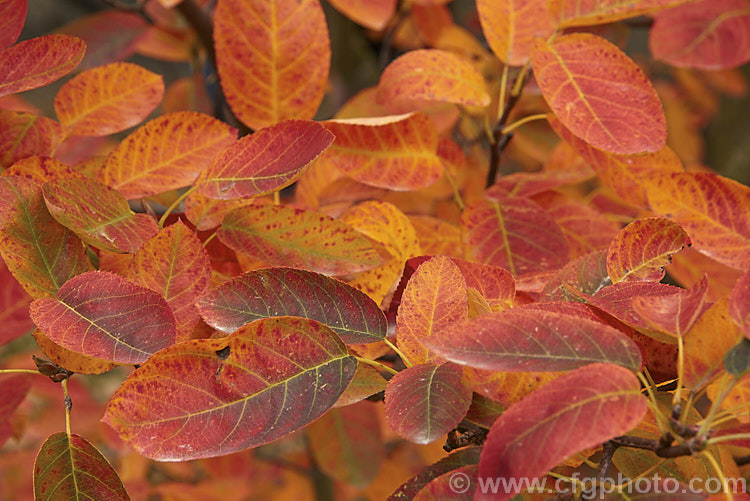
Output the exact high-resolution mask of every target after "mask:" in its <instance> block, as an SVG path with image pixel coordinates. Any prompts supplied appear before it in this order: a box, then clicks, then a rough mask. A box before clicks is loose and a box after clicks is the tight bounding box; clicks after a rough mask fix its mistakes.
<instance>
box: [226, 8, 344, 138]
mask: <svg viewBox="0 0 750 501" xmlns="http://www.w3.org/2000/svg"><path fill="white" fill-rule="evenodd" d="M214 40H215V41H216V64H217V66H218V70H219V77H220V81H221V88H222V89H223V90H224V95H225V96H226V98H227V102H228V103H229V106H230V107H231V108H232V111H233V112H234V114H235V115H237V118H239V119H240V120H241V121H242V122H243V123H244V124H245V125H247V126H249V127H250V128H252V129H261V128H263V127H267V126H269V125H273V124H275V123H277V122H280V121H282V120H286V119H288V118H301V119H310V118H313V117H314V116H315V113H316V112H317V111H318V106H319V105H320V102H321V100H322V99H323V94H324V93H325V87H326V84H327V82H328V70H329V67H330V64H331V48H330V42H329V40H328V27H327V26H326V20H325V16H324V15H323V9H322V8H321V6H320V2H319V1H318V0H219V2H218V5H217V6H216V11H215V13H214Z"/></svg>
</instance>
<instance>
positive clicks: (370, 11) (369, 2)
mask: <svg viewBox="0 0 750 501" xmlns="http://www.w3.org/2000/svg"><path fill="white" fill-rule="evenodd" d="M328 3H330V4H331V5H333V6H334V7H335V8H336V10H338V11H339V12H341V13H342V14H343V15H345V16H346V17H348V18H349V19H351V20H352V21H354V22H355V23H357V24H359V25H362V26H364V27H365V28H368V29H371V30H374V31H382V30H383V29H385V27H386V25H387V24H388V21H390V20H391V18H392V17H393V15H394V14H395V13H396V0H328Z"/></svg>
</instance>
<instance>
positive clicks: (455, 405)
mask: <svg viewBox="0 0 750 501" xmlns="http://www.w3.org/2000/svg"><path fill="white" fill-rule="evenodd" d="M461 375H462V371H461V368H460V367H459V366H457V365H454V364H442V365H440V366H434V365H430V364H422V365H414V366H412V367H409V368H408V369H405V370H403V371H401V372H399V373H398V374H396V375H395V376H393V378H391V380H390V381H388V386H387V387H386V389H385V418H386V419H387V420H388V424H389V425H390V426H391V428H393V430H394V431H395V432H396V433H398V434H399V435H401V436H402V437H404V438H405V439H407V440H409V441H410V442H414V443H417V444H429V443H430V442H434V441H435V440H438V439H439V438H440V437H442V436H443V435H445V434H446V433H448V432H449V431H450V430H452V429H453V428H454V427H455V426H456V425H457V424H458V423H459V422H461V420H462V419H463V418H464V416H465V415H466V412H467V411H468V410H469V405H471V390H470V389H469V388H467V387H466V386H464V385H463V384H462V383H461Z"/></svg>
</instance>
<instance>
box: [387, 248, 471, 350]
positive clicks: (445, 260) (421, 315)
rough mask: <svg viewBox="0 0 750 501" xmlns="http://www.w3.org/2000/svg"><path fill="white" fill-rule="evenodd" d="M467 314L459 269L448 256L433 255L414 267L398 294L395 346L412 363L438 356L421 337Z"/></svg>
mask: <svg viewBox="0 0 750 501" xmlns="http://www.w3.org/2000/svg"><path fill="white" fill-rule="evenodd" d="M467 317H468V296H467V293H466V281H465V280H464V277H463V274H462V273H461V270H460V269H459V268H458V266H456V265H455V264H453V261H451V259H450V258H449V257H444V256H438V257H434V258H432V259H430V260H429V261H426V262H424V263H422V265H420V266H419V268H417V271H416V272H415V273H414V275H412V277H411V279H409V282H408V283H407V284H406V288H405V289H404V293H403V295H402V296H401V304H400V305H399V308H398V316H397V317H396V339H397V340H398V346H399V348H400V349H401V351H403V352H404V355H406V357H407V358H408V359H409V361H410V362H411V363H413V364H423V363H427V362H429V361H435V360H441V359H440V358H438V357H437V356H436V355H434V354H432V353H431V352H430V351H429V350H428V349H427V348H425V347H424V346H423V345H422V341H423V340H424V339H426V338H428V337H430V336H432V335H433V334H435V333H436V332H438V331H439V330H440V329H444V328H446V327H449V326H450V325H452V324H454V323H458V322H460V321H462V320H466V318H467Z"/></svg>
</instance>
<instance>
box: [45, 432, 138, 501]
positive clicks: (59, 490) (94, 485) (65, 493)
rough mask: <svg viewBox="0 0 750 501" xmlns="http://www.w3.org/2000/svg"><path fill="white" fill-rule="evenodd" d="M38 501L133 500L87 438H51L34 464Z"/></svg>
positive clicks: (114, 472) (72, 436) (55, 435)
mask: <svg viewBox="0 0 750 501" xmlns="http://www.w3.org/2000/svg"><path fill="white" fill-rule="evenodd" d="M34 496H35V499H108V500H112V501H115V500H123V501H125V500H130V496H128V493H127V492H126V491H125V488H124V487H123V486H122V481H121V480H120V478H119V477H118V476H117V472H116V471H115V470H114V468H112V465H111V464H109V462H108V461H107V459H106V458H105V457H104V456H102V454H101V453H100V452H99V451H98V450H96V448H95V447H94V446H93V445H91V444H90V443H89V442H88V441H87V440H86V439H85V438H83V437H81V436H79V435H76V434H71V435H70V436H68V435H67V434H66V433H65V432H62V433H55V434H54V435H51V436H50V437H49V438H47V440H45V441H44V443H43V444H42V448H41V449H39V453H38V454H37V456H36V461H35V462H34Z"/></svg>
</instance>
